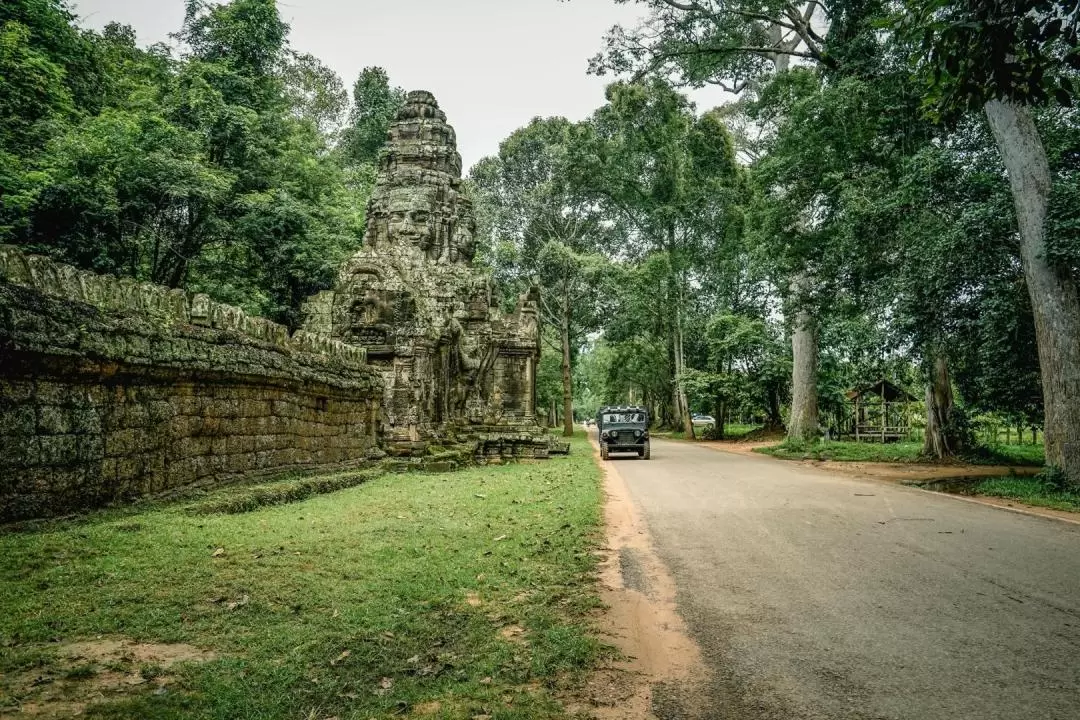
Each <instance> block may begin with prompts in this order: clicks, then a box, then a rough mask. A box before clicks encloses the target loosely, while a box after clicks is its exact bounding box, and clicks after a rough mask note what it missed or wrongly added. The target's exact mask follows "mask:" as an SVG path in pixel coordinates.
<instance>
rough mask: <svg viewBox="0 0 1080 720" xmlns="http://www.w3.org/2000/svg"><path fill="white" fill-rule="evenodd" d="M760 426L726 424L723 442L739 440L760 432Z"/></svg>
mask: <svg viewBox="0 0 1080 720" xmlns="http://www.w3.org/2000/svg"><path fill="white" fill-rule="evenodd" d="M760 429H761V426H760V425H744V424H742V423H728V424H727V425H725V426H724V439H725V440H740V439H742V438H744V437H746V436H747V435H749V434H750V433H752V432H754V431H756V430H760Z"/></svg>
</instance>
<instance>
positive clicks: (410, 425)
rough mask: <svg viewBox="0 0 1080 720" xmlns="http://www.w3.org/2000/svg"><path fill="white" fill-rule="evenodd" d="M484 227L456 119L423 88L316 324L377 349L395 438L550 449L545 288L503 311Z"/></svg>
mask: <svg viewBox="0 0 1080 720" xmlns="http://www.w3.org/2000/svg"><path fill="white" fill-rule="evenodd" d="M475 235H476V220H475V217H474V214H473V208H472V204H471V202H470V201H469V200H468V199H467V198H466V197H464V195H463V194H462V188H461V156H460V155H459V154H458V151H457V140H456V137H455V134H454V130H453V128H452V127H450V126H449V125H448V124H447V123H446V115H445V114H444V113H443V111H442V110H440V109H439V106H438V103H436V102H435V98H434V97H432V95H431V94H430V93H427V92H423V91H417V92H411V93H409V95H408V98H407V101H406V104H405V107H404V108H403V109H402V111H401V112H400V113H399V115H398V117H397V120H396V121H395V122H394V123H393V125H392V126H391V128H390V133H389V139H388V143H387V147H386V151H385V153H384V155H383V157H382V160H381V164H380V168H379V176H378V180H377V184H376V188H375V192H374V194H373V196H372V198H371V201H370V203H369V205H368V210H367V228H366V232H365V236H364V247H363V249H362V250H360V251H359V252H358V253H356V254H355V255H354V256H353V257H352V258H350V259H349V260H348V261H347V262H346V263H345V265H344V267H342V269H341V272H340V275H339V278H338V283H337V286H336V287H335V289H334V290H333V291H330V292H325V293H321V294H319V295H317V296H315V297H314V298H312V299H311V301H310V302H309V303H308V304H307V307H306V308H305V317H306V322H305V329H307V330H308V331H310V332H316V333H323V334H326V335H328V336H331V337H333V338H335V339H338V340H341V341H343V342H345V343H349V344H354V345H359V346H361V347H363V348H365V349H366V350H367V356H368V360H369V362H371V363H372V364H374V365H375V366H376V367H377V368H378V369H379V371H380V372H381V374H382V377H383V380H384V398H383V403H382V405H383V413H384V418H383V428H382V431H383V435H384V437H385V438H386V439H387V440H389V441H391V442H397V443H400V444H412V445H416V444H417V443H419V444H421V445H423V444H424V443H426V442H430V441H448V440H454V439H462V437H463V436H464V437H472V438H473V439H479V440H481V441H482V442H481V447H480V452H481V453H485V454H486V453H489V452H490V453H491V454H495V453H496V452H497V453H499V454H526V455H546V454H547V448H548V442H547V439H546V438H545V437H544V436H543V434H542V432H541V430H540V428H539V427H538V426H537V424H536V418H535V389H536V365H537V362H538V360H539V356H540V344H539V324H538V321H537V315H538V309H537V302H538V300H539V295H538V292H537V291H535V290H534V291H533V292H530V293H527V294H526V295H524V296H523V297H522V298H521V299H520V300H519V302H518V304H517V308H516V309H515V311H514V313H513V314H511V315H505V314H503V313H501V312H500V311H499V310H498V308H496V307H495V306H494V304H493V300H492V289H491V282H490V278H489V277H488V275H487V274H485V273H483V272H481V271H479V270H477V269H476V268H474V267H473V266H472V262H473V257H474V255H475ZM511 436H513V437H514V438H516V439H514V440H511V439H509V438H510V437H511ZM493 439H494V440H497V443H496V444H497V445H498V446H499V447H498V448H497V449H496V450H492V449H491V448H492V447H493V445H492V441H493Z"/></svg>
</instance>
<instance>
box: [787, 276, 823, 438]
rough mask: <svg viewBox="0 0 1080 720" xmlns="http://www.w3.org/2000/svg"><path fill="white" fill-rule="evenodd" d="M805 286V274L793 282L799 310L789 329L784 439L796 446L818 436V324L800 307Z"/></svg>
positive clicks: (806, 283)
mask: <svg viewBox="0 0 1080 720" xmlns="http://www.w3.org/2000/svg"><path fill="white" fill-rule="evenodd" d="M808 284H809V280H808V279H807V276H806V274H805V273H800V274H799V275H797V276H796V277H795V280H794V281H793V282H792V289H793V290H794V295H795V299H796V302H797V303H798V304H799V307H798V309H797V310H796V311H795V323H794V325H793V327H792V329H791V355H792V367H791V419H790V421H789V422H788V435H787V436H788V440H794V441H796V442H806V441H810V440H814V439H815V438H817V434H818V397H817V364H818V338H817V323H815V322H814V318H813V316H812V315H811V314H810V312H809V311H808V310H806V309H805V308H804V307H802V305H803V303H804V302H805V295H806V290H807V285H808Z"/></svg>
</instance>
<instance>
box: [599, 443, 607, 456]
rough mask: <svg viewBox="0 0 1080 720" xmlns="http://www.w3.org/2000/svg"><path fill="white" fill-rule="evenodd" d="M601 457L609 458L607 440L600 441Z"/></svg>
mask: <svg viewBox="0 0 1080 720" xmlns="http://www.w3.org/2000/svg"><path fill="white" fill-rule="evenodd" d="M600 459H601V460H607V459H608V449H607V443H606V442H601V443H600Z"/></svg>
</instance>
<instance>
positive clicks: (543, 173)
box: [471, 118, 615, 437]
mask: <svg viewBox="0 0 1080 720" xmlns="http://www.w3.org/2000/svg"><path fill="white" fill-rule="evenodd" d="M576 130H577V129H576V128H575V127H574V126H573V125H572V124H571V123H570V122H569V121H567V120H565V119H563V118H548V119H540V118H537V119H535V120H533V121H532V122H531V123H530V124H529V125H528V126H526V127H524V128H521V129H520V130H518V131H516V132H515V133H514V134H512V135H511V136H510V137H509V138H507V139H506V140H505V141H504V142H503V143H502V144H501V145H500V148H499V155H498V156H497V157H492V158H487V159H485V160H483V161H481V162H480V163H479V164H478V165H477V167H476V168H475V169H474V170H473V172H472V174H471V180H472V183H473V186H474V188H476V190H477V195H478V197H479V198H480V199H481V204H482V205H483V206H484V210H483V211H482V212H484V213H485V214H486V216H487V217H488V218H489V223H490V226H491V231H492V233H493V234H494V238H493V239H494V241H495V242H496V243H498V244H500V245H501V246H502V251H501V252H500V253H499V254H498V255H497V256H496V257H498V258H499V259H500V260H501V264H502V265H503V268H504V269H503V271H502V273H501V279H502V280H503V281H504V282H505V281H507V280H509V281H510V285H511V287H515V288H516V289H517V291H519V292H520V291H521V290H522V289H523V286H524V285H525V284H527V283H531V282H534V281H536V282H539V284H540V285H541V286H542V287H543V288H544V289H545V293H544V294H543V295H542V296H541V297H542V302H541V312H542V316H543V319H544V321H545V322H546V323H547V324H549V325H550V326H551V327H552V328H555V330H556V332H557V334H558V341H557V348H558V351H559V354H560V356H561V375H562V405H563V412H562V417H563V433H564V435H566V436H567V437H569V436H571V435H573V433H574V426H573V420H574V409H573V398H574V387H573V365H574V360H575V356H576V355H577V350H578V348H579V347H580V345H581V344H582V343H583V342H584V340H585V338H586V336H587V335H588V334H589V333H591V332H593V331H595V330H596V329H597V328H598V327H599V325H600V321H601V317H602V315H603V311H604V308H605V302H604V301H605V299H606V298H608V297H610V291H609V290H608V283H607V278H608V275H609V267H608V262H607V260H606V258H605V256H604V255H603V254H601V251H602V250H603V249H604V248H605V246H606V245H608V244H609V238H610V236H611V235H612V234H613V231H614V230H615V228H613V227H612V226H611V225H610V224H604V223H603V222H601V218H600V217H599V215H598V212H597V209H596V207H595V206H594V205H593V204H592V203H590V202H589V199H588V197H587V196H586V195H584V194H582V193H580V192H578V191H577V190H576V189H575V188H574V187H573V186H572V185H571V183H570V178H569V174H568V173H569V165H568V154H569V153H570V152H572V151H573V150H572V147H573V142H574V141H573V135H574V134H575V131H576Z"/></svg>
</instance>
